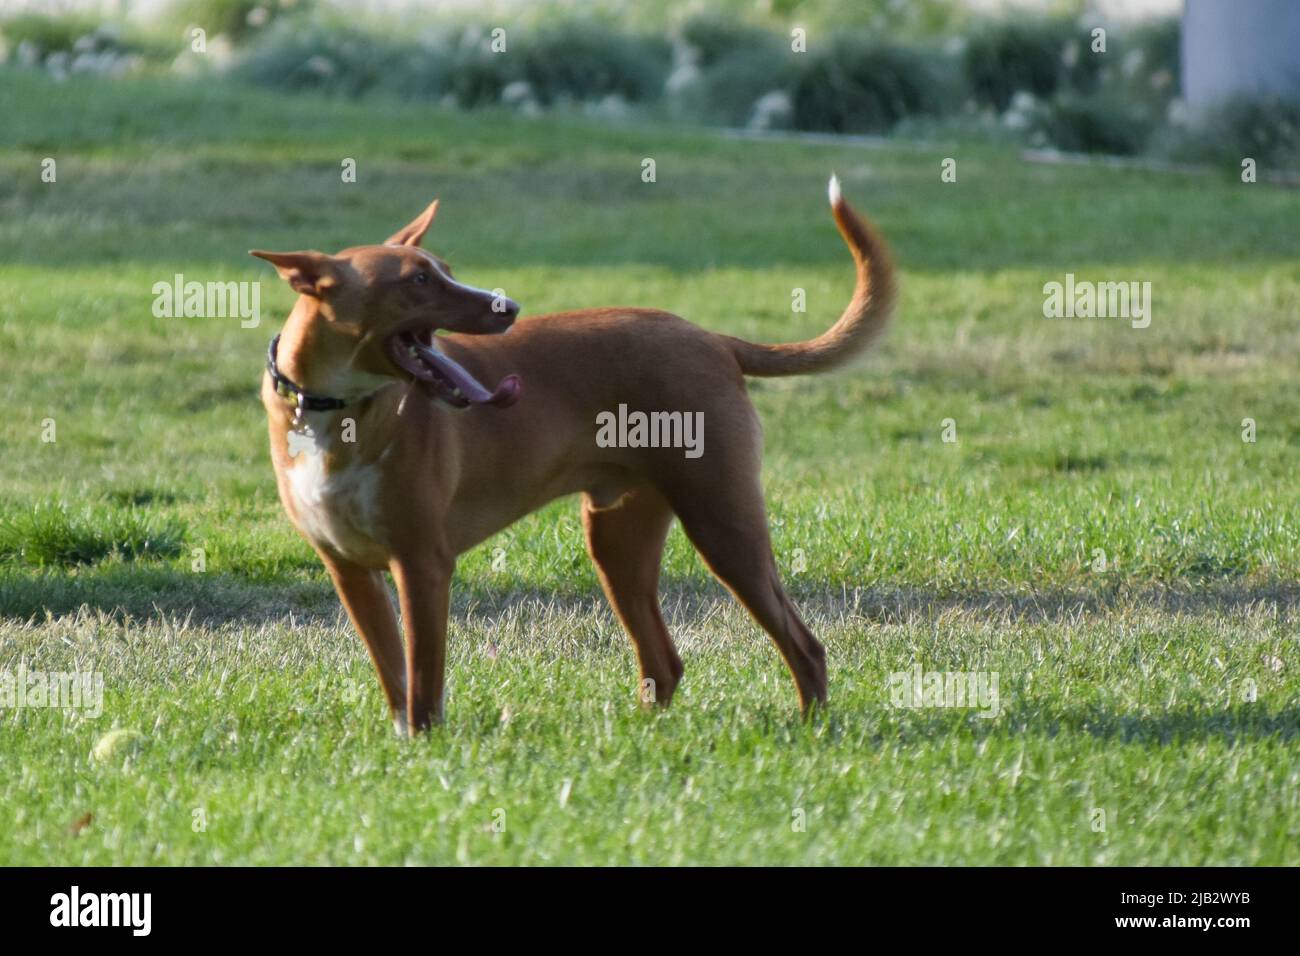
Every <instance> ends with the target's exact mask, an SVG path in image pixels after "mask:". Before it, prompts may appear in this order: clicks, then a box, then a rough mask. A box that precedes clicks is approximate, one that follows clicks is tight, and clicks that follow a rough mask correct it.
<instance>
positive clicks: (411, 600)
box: [391, 555, 455, 735]
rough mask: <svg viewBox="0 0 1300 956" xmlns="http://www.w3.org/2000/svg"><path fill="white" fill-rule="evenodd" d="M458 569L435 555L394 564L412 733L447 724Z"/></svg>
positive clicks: (407, 718) (396, 560) (392, 568)
mask: <svg viewBox="0 0 1300 956" xmlns="http://www.w3.org/2000/svg"><path fill="white" fill-rule="evenodd" d="M454 569H455V561H454V560H452V559H444V558H439V557H433V556H429V555H421V556H420V557H419V558H416V559H411V560H404V559H401V558H398V559H395V560H394V561H393V563H392V566H391V570H392V573H393V582H394V583H395V584H396V585H397V593H398V595H399V597H400V598H401V604H402V623H403V625H404V627H405V629H406V720H407V723H408V725H409V726H410V732H411V734H412V735H415V734H417V733H419V732H420V731H422V730H428V729H429V727H430V726H431V725H432V724H434V723H439V722H441V721H442V697H443V672H444V670H445V668H446V666H447V615H448V612H449V610H450V603H451V576H452V572H453V570H454Z"/></svg>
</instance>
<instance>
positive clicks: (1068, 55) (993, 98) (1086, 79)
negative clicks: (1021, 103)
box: [962, 19, 1101, 113]
mask: <svg viewBox="0 0 1300 956" xmlns="http://www.w3.org/2000/svg"><path fill="white" fill-rule="evenodd" d="M1089 43H1090V37H1089V35H1088V34H1087V33H1086V32H1085V31H1082V30H1079V29H1078V28H1077V27H1076V26H1075V25H1074V24H1073V23H1072V22H1070V21H1069V20H1064V19H1027V20H999V21H993V22H990V23H987V24H985V25H983V26H981V27H977V28H976V29H975V30H974V31H973V32H972V34H971V35H970V37H969V38H968V40H967V42H966V47H965V51H964V53H963V57H962V61H963V66H964V69H965V74H966V82H967V84H968V85H969V87H970V92H971V94H972V95H973V96H974V98H975V101H976V102H977V103H978V104H980V105H981V106H991V107H992V108H993V109H995V110H997V111H998V112H999V113H1001V112H1003V111H1004V110H1006V109H1007V107H1008V106H1010V105H1011V100H1012V97H1014V96H1015V95H1016V94H1017V93H1029V94H1031V95H1032V96H1034V97H1035V98H1036V99H1040V100H1041V99H1047V98H1050V97H1051V96H1053V95H1054V94H1055V93H1056V92H1057V90H1058V89H1060V88H1062V87H1063V86H1065V85H1072V86H1074V88H1075V89H1078V90H1082V91H1084V92H1088V91H1090V90H1091V89H1092V88H1093V87H1094V86H1095V85H1096V78H1097V72H1098V70H1099V69H1100V64H1101V60H1100V58H1099V57H1097V56H1096V55H1095V54H1093V53H1092V51H1091V48H1090V45H1089Z"/></svg>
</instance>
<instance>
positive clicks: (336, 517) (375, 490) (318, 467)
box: [289, 436, 385, 562]
mask: <svg viewBox="0 0 1300 956" xmlns="http://www.w3.org/2000/svg"><path fill="white" fill-rule="evenodd" d="M328 448H329V446H328V439H325V440H322V439H320V438H318V437H315V436H313V437H310V438H306V439H303V440H301V442H300V444H299V447H298V454H297V455H295V456H294V458H293V463H292V465H291V466H290V468H289V493H290V494H291V495H292V497H293V505H294V510H295V512H296V514H297V518H298V527H299V528H301V529H302V532H303V534H305V535H307V537H308V538H310V539H311V540H312V541H313V542H314V543H316V544H317V545H322V546H325V547H328V548H329V549H331V550H333V551H335V552H337V553H338V554H339V555H340V556H342V557H344V558H348V559H350V560H354V561H359V562H370V561H374V560H381V561H382V560H383V559H384V553H385V549H384V548H383V546H382V541H383V539H384V533H383V528H382V525H381V521H380V511H379V468H378V466H377V465H374V464H354V465H348V466H346V467H343V468H336V469H334V470H332V471H331V470H327V469H326V467H325V453H326V452H327V451H328Z"/></svg>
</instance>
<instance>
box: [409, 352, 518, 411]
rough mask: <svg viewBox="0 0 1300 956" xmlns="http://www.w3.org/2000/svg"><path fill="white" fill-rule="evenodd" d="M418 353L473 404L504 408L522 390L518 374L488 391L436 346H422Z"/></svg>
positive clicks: (514, 399)
mask: <svg viewBox="0 0 1300 956" xmlns="http://www.w3.org/2000/svg"><path fill="white" fill-rule="evenodd" d="M420 354H421V355H422V356H423V357H424V359H425V361H427V362H428V363H429V364H430V365H434V366H437V369H438V371H439V372H440V373H441V374H442V375H443V376H444V377H446V379H447V381H449V382H451V383H452V384H453V385H455V386H456V387H457V388H458V389H460V393H461V394H462V395H464V396H465V398H466V399H467V400H468V401H470V402H471V403H472V404H474V405H496V406H497V407H498V408H505V407H506V406H507V405H513V404H514V403H515V401H516V400H518V398H519V393H520V392H522V391H523V382H521V381H520V380H519V376H518V375H507V376H506V377H505V378H503V379H502V380H501V382H500V383H499V384H498V385H497V387H496V390H495V391H492V392H489V391H488V390H487V389H486V388H485V387H483V386H482V385H480V384H479V381H478V379H476V378H475V377H474V376H473V375H471V374H470V373H469V371H468V370H467V369H466V368H465V367H464V366H462V365H461V364H460V363H459V362H457V361H456V360H455V359H453V358H450V357H448V356H446V355H444V354H443V353H442V352H441V351H439V350H438V349H437V348H429V347H428V346H422V347H420Z"/></svg>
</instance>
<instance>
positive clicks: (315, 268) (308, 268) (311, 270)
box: [248, 249, 339, 299]
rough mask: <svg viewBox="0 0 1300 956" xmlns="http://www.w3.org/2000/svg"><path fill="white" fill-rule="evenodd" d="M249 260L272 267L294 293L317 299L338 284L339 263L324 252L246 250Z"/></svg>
mask: <svg viewBox="0 0 1300 956" xmlns="http://www.w3.org/2000/svg"><path fill="white" fill-rule="evenodd" d="M248 254H249V255H250V256H257V258H259V259H265V260H266V261H267V262H269V263H271V265H273V266H275V271H276V272H278V273H280V278H281V279H284V280H285V281H286V282H288V283H289V285H290V286H291V287H292V288H293V290H294V291H295V292H300V293H302V294H303V295H309V296H312V297H313V298H317V299H319V298H320V297H321V296H322V295H324V294H325V290H327V289H329V288H331V287H332V286H334V285H335V284H337V283H338V279H339V276H338V260H336V259H335V258H334V257H333V256H327V255H325V253H323V252H263V251H262V250H261V249H250V250H248Z"/></svg>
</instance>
